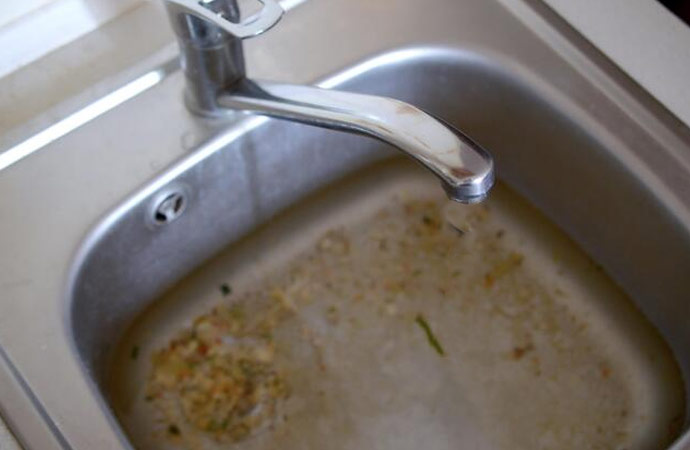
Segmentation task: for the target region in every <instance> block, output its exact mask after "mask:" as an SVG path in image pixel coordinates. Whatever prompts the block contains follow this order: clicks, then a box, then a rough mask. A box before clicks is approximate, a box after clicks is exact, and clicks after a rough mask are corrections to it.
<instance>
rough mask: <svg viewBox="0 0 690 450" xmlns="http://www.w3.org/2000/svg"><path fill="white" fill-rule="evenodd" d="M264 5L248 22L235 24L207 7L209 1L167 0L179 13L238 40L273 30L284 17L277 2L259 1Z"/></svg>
mask: <svg viewBox="0 0 690 450" xmlns="http://www.w3.org/2000/svg"><path fill="white" fill-rule="evenodd" d="M257 1H258V2H259V3H261V4H262V5H263V7H262V8H261V10H260V11H259V12H258V13H256V14H254V15H253V16H251V17H250V18H249V19H247V20H246V21H243V22H240V23H234V22H231V21H230V20H228V19H226V18H225V17H224V16H223V13H221V12H215V11H213V10H212V9H210V8H209V7H207V6H204V5H205V4H206V3H209V1H208V0H206V1H204V0H166V2H167V4H168V5H169V6H172V7H173V8H174V9H175V10H177V12H181V13H185V14H189V15H192V16H195V17H198V18H200V19H203V20H206V21H208V22H210V23H212V24H214V25H216V26H218V27H219V28H221V29H222V30H223V31H225V32H227V33H229V34H231V35H232V36H234V37H236V38H238V39H245V38H250V37H253V36H258V35H259V34H261V33H263V32H265V31H268V30H269V29H271V28H272V27H273V26H274V25H275V24H276V23H278V21H279V20H280V18H281V17H282V16H283V8H282V7H281V6H280V5H279V4H278V2H277V1H276V0H257Z"/></svg>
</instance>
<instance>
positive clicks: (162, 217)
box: [153, 192, 187, 225]
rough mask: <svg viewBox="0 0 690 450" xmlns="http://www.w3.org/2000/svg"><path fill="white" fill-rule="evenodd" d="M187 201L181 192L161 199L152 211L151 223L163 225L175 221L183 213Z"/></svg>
mask: <svg viewBox="0 0 690 450" xmlns="http://www.w3.org/2000/svg"><path fill="white" fill-rule="evenodd" d="M186 205H187V201H186V199H185V197H184V195H183V194H182V193H181V192H173V193H172V194H170V195H168V196H166V197H165V198H163V200H161V201H160V203H158V205H157V206H156V207H155V209H154V211H153V221H154V222H155V223H156V224H158V225H165V224H168V223H170V222H172V221H173V220H175V219H177V218H178V217H180V215H182V213H183V212H184V209H185V206H186Z"/></svg>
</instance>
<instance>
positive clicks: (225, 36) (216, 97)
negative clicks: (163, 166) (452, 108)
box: [164, 0, 494, 203]
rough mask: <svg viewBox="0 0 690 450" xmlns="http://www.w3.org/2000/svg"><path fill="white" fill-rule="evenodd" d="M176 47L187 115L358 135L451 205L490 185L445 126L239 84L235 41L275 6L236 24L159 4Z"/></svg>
mask: <svg viewBox="0 0 690 450" xmlns="http://www.w3.org/2000/svg"><path fill="white" fill-rule="evenodd" d="M164 1H165V5H166V8H167V11H168V14H169V16H170V20H171V22H172V27H173V30H174V31H175V34H176V35H177V39H178V42H179V45H180V52H181V58H182V67H183V69H184V72H185V76H186V78H187V91H186V96H185V97H186V102H187V106H188V107H189V109H190V110H191V111H192V112H194V113H197V114H200V115H204V116H212V117H213V116H220V115H223V114H226V113H227V112H228V111H232V110H242V111H247V112H251V113H257V114H262V115H266V116H270V117H274V118H278V119H287V120H292V121H296V122H301V123H306V124H309V125H315V126H319V127H324V128H331V129H337V130H343V131H348V132H352V133H359V134H364V135H368V136H371V137H374V138H377V139H379V140H381V141H383V142H386V143H388V144H391V145H393V146H394V147H396V148H398V149H399V150H401V151H402V152H404V153H406V154H407V155H409V156H411V157H412V158H414V159H416V160H417V161H419V162H420V163H421V164H423V165H424V166H425V167H427V168H428V169H429V170H431V171H432V172H433V173H434V174H435V175H436V176H437V177H438V178H440V180H441V182H442V185H443V187H444V189H445V191H446V193H447V194H448V197H450V198H451V199H452V200H455V201H459V202H462V203H476V202H479V201H482V200H484V199H485V198H486V196H487V194H488V192H489V190H490V189H491V186H492V185H493V182H494V172H493V159H492V157H491V155H490V154H489V153H488V152H487V151H486V150H484V149H483V148H481V147H480V146H479V145H477V144H476V143H475V142H473V141H472V140H471V139H469V138H468V137H467V136H465V135H464V134H463V133H462V132H460V131H459V130H457V129H455V128H454V127H452V126H451V125H449V124H447V123H445V122H443V121H441V120H440V119H436V118H434V117H432V116H431V115H430V114H428V113H426V112H424V111H422V110H420V109H419V108H416V107H414V106H412V105H410V104H408V103H404V102H401V101H399V100H394V99H391V98H386V97H378V96H372V95H362V94H353V93H349V92H342V91H336V90H332V89H320V88H317V87H311V86H296V85H289V84H279V83H272V82H267V81H255V80H250V79H248V78H247V77H246V74H245V66H244V52H243V49H242V39H245V38H249V37H253V36H257V35H259V34H261V33H263V32H264V31H266V30H268V29H270V28H271V27H273V26H274V25H275V24H276V23H277V22H278V21H279V20H280V18H281V17H282V15H283V10H282V8H281V7H280V5H279V4H278V3H277V2H276V1H275V0H258V1H259V2H260V3H262V5H263V7H262V9H261V10H260V11H259V12H258V13H257V14H255V15H253V16H252V17H250V18H248V19H247V20H244V21H240V11H239V8H238V4H237V0H164Z"/></svg>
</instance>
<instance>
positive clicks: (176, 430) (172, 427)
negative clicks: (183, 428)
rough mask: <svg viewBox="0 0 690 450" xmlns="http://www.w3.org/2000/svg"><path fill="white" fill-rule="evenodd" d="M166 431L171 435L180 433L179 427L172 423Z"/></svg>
mask: <svg viewBox="0 0 690 450" xmlns="http://www.w3.org/2000/svg"><path fill="white" fill-rule="evenodd" d="M168 433H170V434H172V435H173V436H179V435H180V429H179V428H178V427H177V425H175V424H174V423H172V424H170V425H168Z"/></svg>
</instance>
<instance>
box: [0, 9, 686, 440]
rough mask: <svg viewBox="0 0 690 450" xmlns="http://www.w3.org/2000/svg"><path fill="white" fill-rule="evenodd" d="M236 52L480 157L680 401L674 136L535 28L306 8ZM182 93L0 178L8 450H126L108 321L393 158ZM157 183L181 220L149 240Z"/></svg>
mask: <svg viewBox="0 0 690 450" xmlns="http://www.w3.org/2000/svg"><path fill="white" fill-rule="evenodd" d="M313 24H318V26H314V25H313ZM497 29H500V30H501V32H500V33H497V32H496V30H497ZM246 51H247V53H248V61H250V62H251V64H252V65H251V67H250V68H249V69H248V72H249V73H250V74H251V75H252V77H255V78H257V79H259V78H260V79H273V80H279V79H280V80H283V81H285V82H286V83H298V84H304V83H315V82H317V81H318V80H322V82H321V86H322V87H328V88H331V87H338V88H339V89H341V90H348V91H350V90H351V91H357V92H360V93H363V94H371V95H381V96H387V97H395V98H399V99H401V100H403V101H406V102H410V103H413V104H415V105H418V106H419V108H420V109H422V110H424V111H428V112H429V113H431V114H433V115H435V116H442V117H444V119H446V120H447V121H449V122H450V123H452V124H453V125H454V126H458V127H460V128H461V129H463V130H464V131H465V132H467V133H468V134H470V135H471V136H472V137H473V138H474V139H476V140H477V141H478V142H480V143H481V144H482V145H484V146H486V147H487V148H491V150H492V153H493V155H494V157H495V160H496V167H497V173H498V175H499V177H500V178H501V179H503V180H504V181H506V182H507V183H508V184H510V185H511V186H512V187H513V188H514V189H516V190H517V191H519V192H520V193H521V194H522V195H523V196H525V197H526V198H528V199H529V200H530V201H531V202H532V203H533V204H534V205H536V206H537V207H538V208H539V209H541V210H542V211H543V212H544V213H545V214H546V215H547V216H548V217H549V218H550V219H552V220H553V221H555V222H556V223H557V224H558V225H559V226H560V227H561V228H562V229H563V230H565V231H566V232H567V233H568V234H569V235H570V236H571V237H572V238H573V239H574V240H575V241H576V242H577V243H578V244H579V245H580V246H581V247H582V248H583V249H584V250H586V251H587V252H588V253H589V254H590V256H592V257H593V258H594V259H595V260H596V261H597V262H598V263H600V264H601V265H602V267H603V268H604V269H605V270H606V271H607V272H608V273H609V274H610V275H611V276H612V277H613V278H614V280H615V281H616V282H617V283H618V284H619V285H620V286H621V287H622V288H623V289H624V290H625V292H626V293H627V294H628V295H629V296H630V297H631V298H632V299H633V300H634V301H635V303H636V305H637V306H638V308H639V309H640V311H641V312H642V313H643V314H644V315H645V316H646V317H647V318H648V319H649V320H650V321H651V322H652V323H653V324H654V325H655V327H656V328H657V329H658V330H659V332H660V333H661V334H662V336H663V337H664V339H665V340H666V342H667V343H668V344H669V346H670V347H671V349H672V350H673V352H674V355H675V357H676V359H677V361H678V363H679V365H680V367H681V368H682V370H683V373H684V376H685V380H686V386H687V380H688V374H690V348H689V347H688V345H687V343H688V342H690V325H689V323H690V322H689V319H688V318H689V317H690V302H688V293H689V292H690V278H688V277H687V268H688V267H690V132H689V131H688V129H687V128H686V127H684V126H683V125H681V124H680V123H679V122H678V121H677V120H676V119H675V118H674V117H673V116H671V115H670V114H669V113H668V112H667V111H665V110H664V109H663V108H661V107H660V106H659V105H658V104H656V103H655V102H654V101H653V100H652V99H651V98H650V97H649V96H648V95H646V94H645V93H644V92H642V91H641V90H640V89H639V88H638V87H637V86H635V85H634V84H633V83H631V82H630V81H629V80H628V79H627V78H626V77H625V76H624V75H622V74H621V73H620V72H619V71H618V70H617V69H616V68H615V67H614V66H612V65H611V64H610V63H608V62H607V61H606V60H604V59H602V58H601V56H600V55H598V54H597V53H596V52H595V51H593V50H592V49H591V48H590V47H589V46H588V45H587V43H586V42H585V41H584V40H582V39H581V38H580V37H578V36H576V35H574V34H573V33H572V32H571V30H569V29H568V28H567V27H566V26H565V25H564V24H563V23H561V22H560V21H559V20H558V18H556V17H554V16H553V15H552V14H551V13H550V11H548V10H546V9H544V8H543V7H542V6H541V5H540V4H539V3H538V2H536V1H529V2H526V3H525V2H523V1H517V0H505V1H501V2H498V1H487V0H461V1H460V0H439V1H438V2H437V3H436V4H435V5H434V7H433V8H430V7H429V5H428V4H426V3H423V2H417V1H412V0H409V1H408V0H402V1H399V2H397V3H396V7H395V8H387V7H386V5H385V4H382V3H381V2H368V1H366V2H365V1H352V0H331V1H321V2H307V3H305V4H303V5H302V6H300V7H299V8H298V9H296V10H294V12H293V13H291V20H289V21H288V20H286V21H284V22H283V25H282V26H281V27H279V28H275V29H274V30H273V32H271V33H268V34H266V35H264V36H263V37H262V38H261V40H255V41H251V42H249V43H248V45H247V49H246ZM343 67H346V68H347V69H346V70H342V68H343ZM152 69H154V68H152ZM333 73H335V74H336V75H334V76H332V77H330V78H327V75H328V74H333ZM184 86H185V79H184V76H183V75H182V74H181V73H179V72H177V73H174V74H173V75H171V76H169V77H167V78H166V79H165V80H164V81H162V82H160V83H158V84H157V85H155V86H154V87H152V88H150V89H148V90H146V91H145V92H144V93H142V94H140V95H138V96H136V97H134V98H133V99H131V100H129V101H127V102H125V103H123V104H121V105H120V106H118V107H117V108H114V109H112V110H110V111H109V112H107V113H105V114H103V115H101V116H100V117H98V118H97V119H95V120H93V121H91V122H89V123H87V124H85V125H83V126H82V127H80V128H78V129H76V130H74V131H72V132H71V133H69V134H67V135H65V136H63V137H62V138H60V139H58V140H55V141H54V142H52V143H51V144H49V145H48V146H47V147H45V148H43V149H42V150H41V151H39V152H36V153H34V154H32V155H31V156H29V157H27V158H25V159H24V160H22V161H19V162H17V163H16V164H13V165H12V166H10V167H8V168H7V169H5V170H3V171H1V172H0V192H1V193H2V195H0V211H2V215H1V217H0V248H1V249H2V252H1V254H0V287H1V289H2V291H1V292H2V293H1V294H0V297H1V301H0V318H1V320H2V326H0V345H1V346H2V349H3V355H4V357H3V358H2V361H1V362H0V373H2V379H3V380H8V382H3V383H1V384H0V408H1V410H2V416H3V417H4V418H6V419H8V421H9V423H10V426H11V427H12V431H13V433H14V434H15V436H17V438H18V439H19V440H20V442H21V444H22V445H23V446H24V447H25V448H27V449H34V448H35V449H61V448H71V449H84V450H86V449H95V448H97V449H123V448H131V447H130V444H129V443H128V440H127V437H126V436H125V434H124V433H123V432H122V430H121V428H120V427H119V425H118V423H117V421H116V420H115V419H114V416H113V415H112V412H111V410H110V407H109V404H108V400H107V398H106V397H105V396H104V391H103V390H102V383H103V380H104V376H105V375H107V372H108V361H109V357H110V355H109V352H110V351H111V350H112V348H113V346H114V345H116V343H117V342H118V339H119V336H121V335H122V333H123V332H124V330H126V329H127V327H128V325H129V324H130V323H131V322H132V321H133V320H135V318H136V317H138V316H139V315H140V314H141V312H142V311H143V310H144V309H146V308H147V307H148V306H149V304H150V302H151V301H152V300H153V299H155V298H156V296H157V295H158V294H160V293H161V292H162V291H164V290H165V289H166V288H167V287H168V286H170V285H171V284H173V283H175V282H177V281H178V280H180V279H181V278H183V277H185V276H186V275H187V274H188V273H189V272H190V271H191V270H193V269H194V268H195V267H197V266H198V265H199V264H200V263H201V262H203V261H204V260H205V259H207V258H208V257H210V256H211V255H213V254H215V253H216V252H218V251H219V250H220V249H221V248H223V247H224V246H226V245H228V244H229V243H231V242H234V241H236V240H237V239H239V238H240V237H241V236H244V235H246V234H247V233H249V232H250V231H251V230H253V229H255V228H256V227H257V226H258V225H259V224H261V223H264V222H266V221H267V220H269V219H270V218H271V217H273V216H274V215H275V214H277V213H278V212H279V211H281V210H283V209H285V208H287V207H288V206H290V205H292V204H294V203H295V202H296V201H298V200H299V199H301V198H304V197H305V196H306V195H308V194H310V193H312V192H314V191H316V190H318V189H319V188H320V187H323V186H326V185H328V184H329V183H330V182H332V181H333V180H336V179H338V178H340V177H342V176H344V175H345V174H347V173H350V172H352V171H354V170H356V169H358V168H361V167H364V166H366V165H368V164H370V163H371V162H372V161H374V160H377V159H380V158H383V157H388V156H390V155H391V154H394V152H393V153H391V152H387V151H385V149H383V148H382V147H383V144H381V143H380V142H377V141H374V140H369V139H365V138H362V137H358V136H355V135H352V134H345V133H337V132H333V131H327V130H321V129H318V128H315V127H305V126H303V125H300V124H290V123H280V122H275V121H271V120H267V119H262V118H252V119H244V120H238V119H239V117H236V116H234V115H233V116H231V117H228V118H222V119H214V120H210V119H200V118H199V117H197V116H194V115H191V114H189V112H188V111H187V110H186V109H185V107H184V105H183V103H182V102H181V101H180V93H181V92H182V91H183V89H184ZM307 166H308V167H309V168H310V170H309V171H307V170H305V167H307ZM171 183H175V185H176V186H185V187H186V189H188V193H189V194H188V195H187V197H186V198H187V200H188V203H187V208H186V210H185V212H184V214H182V215H181V216H180V217H179V218H178V219H177V220H175V221H174V222H172V223H170V224H169V225H168V226H164V227H151V226H150V225H149V224H147V220H148V218H149V217H150V212H151V205H152V202H153V201H154V200H155V199H157V198H158V194H160V193H161V192H163V191H165V190H167V189H168V188H169V187H170V186H171ZM652 413H653V412H652ZM686 427H687V422H686ZM681 439H682V440H684V441H683V442H685V443H687V442H688V440H689V439H690V434H687V432H686V434H685V435H684V437H682V438H681ZM680 448H689V447H687V445H684V444H683V443H682V442H681V443H679V444H678V445H677V446H676V447H674V449H680Z"/></svg>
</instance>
